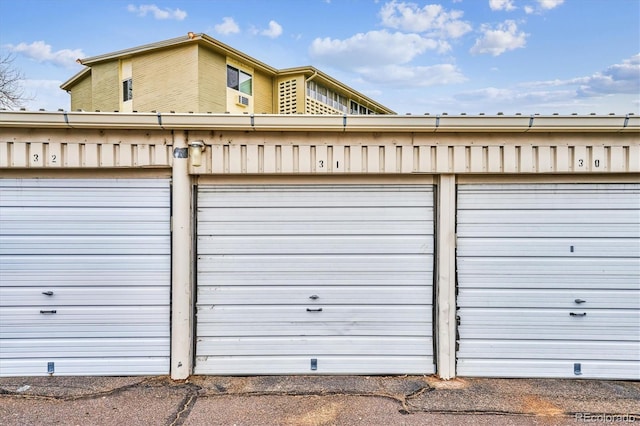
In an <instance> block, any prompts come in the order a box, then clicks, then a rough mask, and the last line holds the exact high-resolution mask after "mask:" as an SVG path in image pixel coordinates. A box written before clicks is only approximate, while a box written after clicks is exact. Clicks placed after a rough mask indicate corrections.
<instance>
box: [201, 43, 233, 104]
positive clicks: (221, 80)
mask: <svg viewBox="0 0 640 426" xmlns="http://www.w3.org/2000/svg"><path fill="white" fill-rule="evenodd" d="M198 88H199V105H198V109H199V112H205V113H206V112H213V113H223V112H225V110H226V104H227V102H226V96H227V61H226V58H225V57H224V56H223V55H220V54H219V53H216V52H213V51H211V50H209V49H206V48H202V47H201V48H200V49H199V50H198Z"/></svg>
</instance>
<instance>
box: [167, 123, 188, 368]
mask: <svg viewBox="0 0 640 426" xmlns="http://www.w3.org/2000/svg"><path fill="white" fill-rule="evenodd" d="M172 174H173V184H172V186H171V188H172V189H171V196H172V216H171V301H172V302H171V378H172V379H173V380H184V379H186V378H188V377H189V375H190V374H191V371H192V365H191V364H192V359H193V355H192V347H193V344H192V343H193V323H192V318H193V312H192V302H193V289H192V286H191V262H192V256H191V247H192V244H191V178H190V176H189V148H188V147H187V135H186V132H175V133H174V135H173V163H172Z"/></svg>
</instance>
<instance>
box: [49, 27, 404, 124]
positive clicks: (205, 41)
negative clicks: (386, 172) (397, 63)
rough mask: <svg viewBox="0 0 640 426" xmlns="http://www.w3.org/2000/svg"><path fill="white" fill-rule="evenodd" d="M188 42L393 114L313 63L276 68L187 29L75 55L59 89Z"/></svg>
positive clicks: (274, 74)
mask: <svg viewBox="0 0 640 426" xmlns="http://www.w3.org/2000/svg"><path fill="white" fill-rule="evenodd" d="M188 43H198V44H200V45H203V46H205V47H207V48H209V49H212V50H214V51H217V52H219V53H222V54H224V55H226V56H230V57H232V58H234V59H237V60H240V61H243V62H247V63H249V64H250V65H251V66H252V67H254V68H256V69H258V70H260V71H261V72H263V73H265V74H268V75H271V76H281V75H290V74H298V75H299V74H304V75H306V76H308V78H309V79H314V78H318V79H320V80H322V81H324V82H325V83H328V84H329V85H331V86H333V87H337V88H338V89H339V90H340V91H343V92H344V93H348V94H349V97H350V98H352V99H354V100H356V101H357V102H359V103H361V104H363V105H365V106H373V107H375V108H376V109H379V110H383V111H384V112H385V113H387V114H395V111H393V110H391V109H389V108H387V107H385V106H384V105H382V104H380V103H378V102H376V101H374V100H373V99H371V98H369V97H368V96H366V95H364V94H362V93H360V92H358V91H356V90H354V89H353V88H351V87H349V86H347V85H345V84H344V83H341V82H340V81H338V80H336V79H335V78H333V77H331V76H329V75H328V74H325V73H323V72H322V71H320V70H318V69H317V68H315V67H312V66H310V65H309V66H302V67H295V68H285V69H280V70H279V69H277V68H274V67H272V66H270V65H267V64H265V63H264V62H261V61H259V60H257V59H255V58H253V57H251V56H249V55H247V54H245V53H243V52H241V51H239V50H237V49H234V48H233V47H231V46H229V45H227V44H224V43H222V42H221V41H219V40H216V39H214V38H213V37H210V36H208V35H207V34H204V33H193V32H189V33H188V34H187V35H185V36H181V37H176V38H171V39H168V40H163V41H158V42H155V43H149V44H144V45H141V46H136V47H131V48H128V49H123V50H118V51H115V52H110V53H105V54H102V55H97V56H91V57H88V58H83V59H77V62H78V63H80V64H82V65H85V66H86V67H87V68H84V69H82V70H81V71H80V72H78V73H76V74H75V75H74V76H73V77H71V78H70V79H68V80H67V81H65V82H64V83H62V85H60V88H61V89H62V90H70V89H71V87H72V86H73V85H75V84H76V83H77V82H78V81H79V80H81V79H82V78H84V77H85V76H86V75H88V74H89V72H90V70H91V66H93V65H96V64H99V63H101V62H106V61H112V60H118V59H126V58H130V57H133V56H135V55H138V54H141V53H148V52H153V51H156V50H161V49H167V48H172V47H176V46H180V45H183V44H188Z"/></svg>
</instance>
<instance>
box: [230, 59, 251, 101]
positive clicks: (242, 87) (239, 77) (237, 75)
mask: <svg viewBox="0 0 640 426" xmlns="http://www.w3.org/2000/svg"><path fill="white" fill-rule="evenodd" d="M227 87H229V88H231V89H235V90H237V91H239V92H240V93H245V94H247V95H251V94H252V93H251V92H252V77H251V76H250V75H249V74H247V73H246V72H243V71H240V70H239V69H237V68H234V67H232V66H229V65H227Z"/></svg>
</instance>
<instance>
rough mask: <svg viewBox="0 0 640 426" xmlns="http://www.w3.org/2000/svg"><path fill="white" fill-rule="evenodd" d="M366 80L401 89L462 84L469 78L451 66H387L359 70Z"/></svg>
mask: <svg viewBox="0 0 640 426" xmlns="http://www.w3.org/2000/svg"><path fill="white" fill-rule="evenodd" d="M358 71H359V73H360V75H361V76H362V78H363V79H364V80H367V81H369V82H372V83H378V84H385V85H391V86H397V87H401V88H411V87H427V86H435V85H445V84H456V83H462V82H464V81H466V80H467V78H466V77H465V76H464V75H463V74H462V72H461V71H460V70H459V69H458V68H457V67H456V66H455V65H451V64H438V65H432V66H401V65H387V66H384V67H382V68H362V69H359V70H358Z"/></svg>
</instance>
